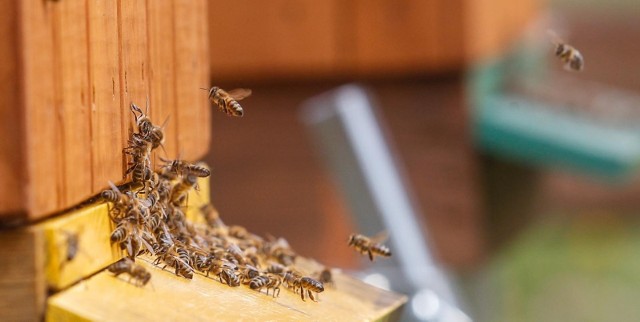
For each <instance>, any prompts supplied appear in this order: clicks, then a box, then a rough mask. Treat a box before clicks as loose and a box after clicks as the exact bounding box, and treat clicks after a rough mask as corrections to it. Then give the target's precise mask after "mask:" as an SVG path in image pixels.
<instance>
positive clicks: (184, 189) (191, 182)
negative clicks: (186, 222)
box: [170, 175, 198, 206]
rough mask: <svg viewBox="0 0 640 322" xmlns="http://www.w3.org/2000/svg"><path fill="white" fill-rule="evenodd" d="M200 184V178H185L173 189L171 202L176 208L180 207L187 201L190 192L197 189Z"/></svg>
mask: <svg viewBox="0 0 640 322" xmlns="http://www.w3.org/2000/svg"><path fill="white" fill-rule="evenodd" d="M197 184H198V178H197V177H196V176H194V175H188V176H186V177H184V178H183V179H182V180H180V182H178V183H177V184H176V185H174V186H173V189H171V197H170V201H171V203H172V204H173V205H174V206H180V205H181V204H182V202H183V201H184V200H186V198H187V195H188V193H189V190H190V189H191V188H195V187H196V185H197Z"/></svg>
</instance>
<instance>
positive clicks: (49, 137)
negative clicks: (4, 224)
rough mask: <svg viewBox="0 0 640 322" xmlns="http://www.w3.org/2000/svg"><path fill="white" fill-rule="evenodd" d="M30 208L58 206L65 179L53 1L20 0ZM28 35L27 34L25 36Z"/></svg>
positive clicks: (32, 212) (41, 210) (34, 212)
mask: <svg viewBox="0 0 640 322" xmlns="http://www.w3.org/2000/svg"><path fill="white" fill-rule="evenodd" d="M20 5H21V12H20V17H21V24H20V26H21V34H22V36H21V37H22V56H21V61H22V74H23V75H22V83H21V84H22V96H23V97H24V101H23V104H24V111H25V120H24V121H25V130H26V131H25V132H23V133H21V134H20V135H23V136H25V137H26V142H27V143H26V151H27V152H26V154H25V159H26V167H27V180H26V181H27V182H26V184H25V185H22V187H24V189H26V194H27V203H28V206H27V210H28V214H29V216H30V217H32V218H37V217H41V216H43V214H46V213H50V212H53V211H55V210H57V209H58V206H59V203H58V200H59V198H60V196H61V190H62V181H61V174H60V171H59V169H60V168H61V167H60V165H61V160H60V155H59V153H58V149H59V146H60V144H59V143H60V142H59V138H60V136H59V131H60V126H59V124H58V116H57V113H56V109H55V104H54V86H53V84H54V77H53V72H52V66H53V65H54V60H53V39H52V35H53V24H52V22H53V19H52V6H53V4H52V3H51V2H45V3H43V2H42V1H41V0H28V1H21V2H20ZM26 35H28V36H26Z"/></svg>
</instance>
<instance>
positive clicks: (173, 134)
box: [147, 0, 204, 158]
mask: <svg viewBox="0 0 640 322" xmlns="http://www.w3.org/2000/svg"><path fill="white" fill-rule="evenodd" d="M147 15H148V21H147V23H148V32H149V87H150V88H149V90H150V97H151V107H152V108H153V112H154V116H155V118H154V119H153V121H154V122H155V123H157V124H161V122H164V120H165V119H166V118H167V117H169V120H168V123H167V125H166V127H165V128H164V136H165V141H164V148H165V151H166V154H167V155H166V156H164V152H163V151H160V152H156V154H158V153H159V155H160V156H163V157H165V158H175V157H176V156H177V155H178V142H177V139H178V118H177V117H176V115H177V113H176V112H177V110H176V99H175V96H174V95H175V91H174V68H173V67H174V66H173V63H174V55H173V42H174V40H173V39H174V30H173V1H153V0H147ZM203 86H204V85H203Z"/></svg>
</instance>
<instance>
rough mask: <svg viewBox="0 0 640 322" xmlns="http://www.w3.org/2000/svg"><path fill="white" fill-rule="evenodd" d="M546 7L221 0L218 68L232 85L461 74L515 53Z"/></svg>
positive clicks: (482, 1) (213, 10) (484, 2)
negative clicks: (260, 81)
mask: <svg viewBox="0 0 640 322" xmlns="http://www.w3.org/2000/svg"><path fill="white" fill-rule="evenodd" d="M541 6H542V4H541V1H540V0H523V1H505V0H398V1H387V0H353V1H341V0H326V1H314V0H298V1H288V0H272V1H251V0H238V1H225V0H212V1H210V6H209V10H210V14H211V15H215V17H216V19H211V20H209V28H210V30H211V33H210V36H211V41H210V46H211V54H212V55H213V56H215V57H216V59H215V61H212V64H211V70H212V72H213V73H214V74H215V75H216V77H217V78H218V79H223V80H229V81H233V80H238V79H242V80H245V81H246V79H273V78H274V77H275V78H285V79H286V78H301V77H302V78H313V77H318V76H320V77H332V78H335V77H353V76H358V77H361V76H368V77H372V76H373V77H379V76H388V75H408V74H416V73H437V72H443V71H460V70H462V69H463V68H464V67H465V66H466V65H468V64H470V63H473V62H476V61H478V60H482V59H486V58H487V57H492V56H495V55H497V54H499V53H500V52H501V51H503V50H504V49H505V48H508V46H509V45H510V43H512V42H513V41H514V40H516V39H518V37H519V35H520V33H521V32H522V31H523V30H524V29H525V27H526V26H527V25H528V24H529V23H530V22H531V20H532V19H533V18H534V17H536V16H537V15H538V13H539V11H540V10H539V9H540V7H541ZM221 12H223V13H224V14H219V13H221Z"/></svg>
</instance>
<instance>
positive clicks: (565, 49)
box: [547, 30, 584, 71]
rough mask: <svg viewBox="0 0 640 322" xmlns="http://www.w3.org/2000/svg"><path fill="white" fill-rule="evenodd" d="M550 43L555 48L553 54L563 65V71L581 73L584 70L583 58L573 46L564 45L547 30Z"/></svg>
mask: <svg viewBox="0 0 640 322" xmlns="http://www.w3.org/2000/svg"><path fill="white" fill-rule="evenodd" d="M547 32H548V34H549V37H550V38H551V43H553V45H554V46H555V51H554V54H555V55H556V56H557V57H558V58H560V60H562V62H563V63H564V69H566V70H573V71H581V70H582V69H584V58H583V57H582V54H581V53H580V52H579V51H578V50H577V49H575V48H574V47H573V46H571V45H568V44H566V43H565V42H564V41H563V40H562V39H560V37H559V36H558V35H557V34H556V33H555V32H553V31H551V30H548V31H547Z"/></svg>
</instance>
